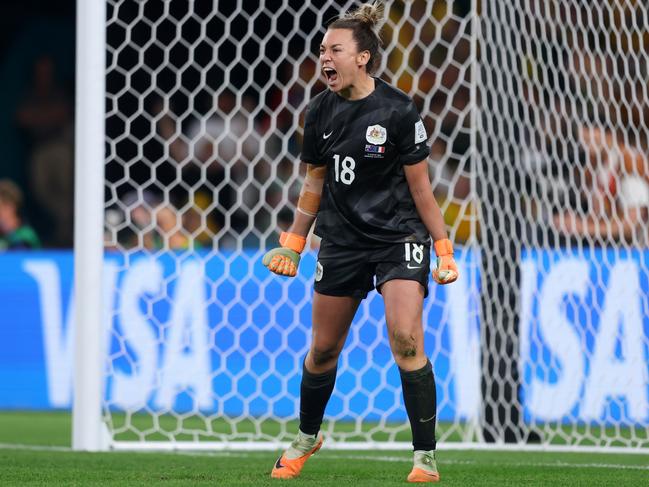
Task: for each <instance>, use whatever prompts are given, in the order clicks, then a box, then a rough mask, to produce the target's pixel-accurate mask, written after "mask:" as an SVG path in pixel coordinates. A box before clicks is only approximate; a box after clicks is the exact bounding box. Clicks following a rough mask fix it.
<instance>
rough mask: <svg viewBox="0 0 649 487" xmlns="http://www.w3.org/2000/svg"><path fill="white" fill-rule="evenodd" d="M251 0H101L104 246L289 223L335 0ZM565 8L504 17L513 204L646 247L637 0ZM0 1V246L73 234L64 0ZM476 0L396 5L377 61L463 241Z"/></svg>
mask: <svg viewBox="0 0 649 487" xmlns="http://www.w3.org/2000/svg"><path fill="white" fill-rule="evenodd" d="M238 3H242V4H243V6H241V7H237V4H238ZM264 3H265V2H259V1H250V2H248V1H246V2H234V1H232V2H218V5H219V9H220V15H214V10H213V7H214V2H212V1H202V0H196V1H192V2H188V1H185V0H178V1H173V2H165V1H163V0H150V1H147V2H136V1H133V2H121V1H116V0H109V1H108V19H109V21H108V30H107V41H108V51H107V54H108V57H107V64H108V70H107V104H106V109H107V115H106V131H107V143H106V150H107V165H106V181H107V185H106V208H107V211H106V233H105V236H106V245H107V246H108V247H115V248H132V247H135V246H142V247H146V248H150V249H165V248H215V249H222V248H237V247H241V246H250V247H257V246H260V245H265V244H267V243H268V242H267V239H275V238H276V235H277V230H278V229H282V228H286V226H288V225H289V224H290V221H291V218H292V213H293V210H294V204H295V202H296V199H297V194H298V191H299V182H300V178H299V171H300V169H299V165H298V164H297V156H298V154H299V147H300V136H301V130H300V128H299V125H300V115H301V111H302V110H301V108H302V107H303V106H304V102H305V100H308V99H309V98H310V97H311V96H312V95H313V94H315V93H317V92H319V91H321V90H322V89H324V85H323V84H322V83H321V82H320V81H318V68H317V64H316V62H315V61H316V59H317V57H316V53H317V50H318V44H319V41H320V34H318V29H319V28H320V26H321V24H322V21H323V20H325V21H326V20H327V19H332V18H334V16H336V15H337V14H339V13H340V5H343V4H345V2H344V1H339V2H335V1H334V2H332V1H325V0H318V1H314V2H309V3H308V5H306V6H305V3H304V2H303V1H301V0H300V1H298V0H288V1H287V2H284V4H286V5H288V7H289V10H287V11H286V12H285V13H282V14H281V15H280V16H279V17H278V18H277V19H276V23H275V21H274V20H272V19H271V15H274V10H273V9H272V8H269V6H268V5H267V6H266V7H265V9H262V8H260V6H261V4H264ZM266 3H272V2H266ZM559 3H560V2H559ZM559 3H557V2H555V1H550V0H548V1H547V2H544V1H539V2H530V3H529V6H528V7H527V8H528V12H529V15H528V17H527V19H525V20H521V19H517V20H516V21H517V22H520V28H521V31H522V32H524V33H525V35H526V39H530V42H529V45H527V46H523V48H524V49H526V50H527V55H526V56H524V57H523V60H522V62H521V64H520V66H512V77H513V78H516V79H519V80H522V81H521V84H520V85H519V86H520V87H522V90H521V92H520V94H518V93H517V96H518V95H520V102H519V106H517V107H513V108H512V107H508V108H511V111H512V114H514V115H513V117H512V121H513V122H519V125H518V127H519V129H517V132H516V137H517V142H520V143H518V147H519V149H518V150H520V152H521V153H520V154H518V157H516V158H515V159H516V160H518V161H521V168H520V174H521V180H520V181H519V183H517V184H520V189H521V197H520V198H521V202H522V207H523V209H524V216H525V218H527V219H528V220H529V223H530V224H531V225H533V226H535V227H537V228H538V230H539V234H542V239H544V241H545V242H546V243H547V242H550V240H548V238H549V236H552V235H556V234H561V235H564V236H565V237H566V238H567V239H573V240H580V239H584V238H585V239H587V240H588V241H589V242H591V243H592V242H595V243H600V244H602V245H606V244H608V243H611V242H614V243H618V242H620V241H623V242H626V243H630V244H632V245H634V246H645V245H646V244H647V242H649V238H647V208H648V207H649V164H647V153H648V146H649V144H648V139H649V137H648V134H647V116H648V113H649V95H648V87H647V79H649V75H648V73H647V54H646V53H647V47H649V34H648V33H647V30H648V29H647V25H646V23H647V18H648V17H647V15H646V13H647V7H646V6H645V5H644V4H643V3H642V2H636V1H627V2H621V1H618V0H605V1H604V2H601V3H602V4H605V5H604V6H603V5H601V4H600V2H593V3H589V2H581V3H580V2H573V3H574V5H573V6H572V7H566V6H565V5H566V4H565V3H564V7H563V8H562V9H558V10H557V11H556V12H555V14H556V15H554V16H552V15H550V16H548V12H547V11H546V10H547V8H554V7H552V6H553V5H554V6H556V5H558V4H559ZM575 5H577V6H575ZM604 7H606V8H604ZM0 10H1V11H2V15H0V24H1V25H2V29H0V83H1V85H2V89H1V90H0V106H1V108H2V109H1V110H0V141H1V142H2V148H3V153H2V157H1V158H0V249H3V248H29V247H39V246H41V245H42V246H44V247H49V248H52V247H53V248H69V247H71V245H72V231H73V179H74V46H75V17H74V15H75V2H74V0H60V1H58V2H50V1H46V0H23V1H21V2H11V3H5V4H3V5H2V7H0ZM431 13H432V15H431ZM469 13H470V2H469V0H458V1H454V2H450V1H444V0H435V1H424V0H420V1H414V2H399V1H397V2H395V4H394V6H393V8H392V9H391V10H390V11H389V21H388V23H387V24H386V27H385V29H384V33H383V37H384V39H385V41H386V42H385V43H386V47H387V48H388V49H387V51H386V55H387V61H386V62H387V70H386V71H385V72H384V74H383V76H384V77H385V78H386V79H389V80H390V81H391V82H392V83H394V84H396V85H397V86H398V87H399V88H401V89H403V90H404V91H406V92H409V93H413V94H414V100H415V102H416V104H417V106H418V108H419V109H420V111H421V113H422V117H423V119H424V123H425V125H426V128H427V131H428V133H429V135H430V136H431V139H430V142H431V155H430V158H429V162H430V166H431V175H432V184H433V188H434V190H435V194H436V197H437V198H438V201H439V202H440V206H441V207H442V209H443V211H444V214H445V218H446V220H447V223H448V224H449V227H450V228H452V233H453V235H454V237H455V238H456V240H458V241H459V242H462V241H466V240H467V239H468V238H469V237H470V234H471V232H472V231H477V230H478V229H479V222H477V221H476V219H477V217H476V214H477V212H476V209H475V208H474V207H475V204H476V202H475V201H474V200H473V197H474V196H475V193H474V192H473V191H472V189H471V163H472V161H471V152H470V147H471V142H472V141H471V129H472V127H471V111H470V101H471V87H470V70H469V69H468V66H469V65H468V60H469V56H470V54H471V42H470V30H469V27H468V26H469V23H468V22H466V20H467V18H468V17H467V16H468V15H469ZM551 17H552V18H555V19H560V21H559V22H554V21H553V22H549V21H548V20H547V19H549V18H551ZM294 19H297V23H295V22H294ZM273 25H276V30H273V28H272V27H273ZM178 26H180V28H178ZM414 26H419V27H421V28H415V27H414ZM567 26H571V30H566V27H567ZM602 26H608V28H604V29H603V28H602ZM620 32H622V33H628V35H620ZM530 33H533V35H530ZM429 46H434V47H433V49H427V48H428V47H429ZM567 46H571V47H570V48H568V47H567ZM503 86H505V85H503ZM482 102H483V106H484V107H487V108H492V109H494V110H497V109H499V107H498V105H497V104H498V102H497V101H493V100H482ZM477 142H479V141H477ZM483 183H484V182H483ZM472 222H473V223H474V225H472V224H471V223H472ZM548 229H550V230H551V231H548ZM541 243H543V242H541Z"/></svg>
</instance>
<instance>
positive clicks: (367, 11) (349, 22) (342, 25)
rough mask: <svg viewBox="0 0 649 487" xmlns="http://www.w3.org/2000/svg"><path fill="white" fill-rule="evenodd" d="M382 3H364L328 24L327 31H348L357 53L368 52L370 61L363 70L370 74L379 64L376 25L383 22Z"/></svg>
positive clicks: (379, 43) (378, 39)
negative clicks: (350, 33)
mask: <svg viewBox="0 0 649 487" xmlns="http://www.w3.org/2000/svg"><path fill="white" fill-rule="evenodd" d="M384 10H385V9H384V7H383V3H382V2H381V1H378V0H377V1H374V2H371V3H364V4H362V5H361V6H360V7H358V8H357V9H356V10H352V11H350V12H347V13H346V14H344V15H341V16H340V18H339V19H338V20H335V21H334V22H332V23H331V24H329V27H328V28H329V29H349V30H351V31H352V35H353V36H354V40H355V41H356V45H357V46H358V51H359V52H361V51H369V53H370V59H369V61H367V65H366V66H365V69H366V70H367V74H372V73H374V71H376V69H377V68H378V66H379V63H380V62H381V51H380V49H381V38H380V37H379V33H378V31H377V27H378V24H379V23H380V22H381V21H382V20H383V13H384Z"/></svg>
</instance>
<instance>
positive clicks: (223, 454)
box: [0, 443, 649, 471]
mask: <svg viewBox="0 0 649 487" xmlns="http://www.w3.org/2000/svg"><path fill="white" fill-rule="evenodd" d="M0 450H22V451H52V452H73V451H74V450H72V448H70V447H67V446H46V445H24V444H13V443H0ZM446 450H452V449H449V448H446ZM455 450H457V449H455ZM471 450H474V451H478V450H480V451H484V450H488V449H486V448H480V449H478V448H473V449H467V451H471ZM124 451H126V450H124ZM262 451H264V450H257V451H256V453H259V452H262ZM492 451H494V450H493V449H492ZM496 451H497V450H496ZM500 451H503V450H500ZM519 451H522V452H530V451H531V450H519ZM545 452H547V453H551V452H548V451H547V450H546V451H545ZM573 452H574V453H580V452H582V451H574V450H573ZM137 453H174V454H177V455H186V456H204V457H220V458H249V457H250V453H246V452H245V451H243V450H240V451H225V450H221V451H196V450H195V451H190V450H183V451H181V450H175V451H172V450H169V449H167V450H162V449H158V450H151V449H148V450H145V449H141V450H139V451H137ZM598 453H606V452H605V451H602V450H601V449H600V450H599V451H598ZM636 453H637V452H636ZM325 458H326V459H332V460H360V461H381V462H395V463H411V462H412V458H411V457H410V455H408V456H405V455H404V456H403V457H400V456H387V455H386V456H372V455H336V454H334V455H331V454H327V455H326V457H325ZM440 463H441V464H442V465H479V464H480V462H477V461H475V460H455V459H442V460H441V462H440ZM498 463H499V464H501V465H503V466H508V467H544V468H601V469H621V470H642V471H644V470H646V471H649V460H648V462H647V465H624V464H614V463H594V462H589V463H570V462H563V461H558V462H515V461H512V462H508V461H502V462H501V461H499V462H498Z"/></svg>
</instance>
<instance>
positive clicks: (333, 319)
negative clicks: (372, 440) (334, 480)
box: [263, 2, 458, 482]
mask: <svg viewBox="0 0 649 487" xmlns="http://www.w3.org/2000/svg"><path fill="white" fill-rule="evenodd" d="M382 15H383V6H382V5H381V3H380V2H373V3H369V4H367V3H366V4H363V5H362V6H360V7H359V8H358V9H357V10H355V11H352V12H350V13H347V14H345V15H343V16H341V17H340V18H339V19H338V20H336V21H334V22H333V23H332V24H331V25H329V27H328V30H327V32H326V33H325V35H324V37H323V39H322V44H321V45H320V63H321V69H322V74H323V75H324V77H325V78H326V83H327V86H328V90H325V91H324V92H322V93H320V94H318V95H317V96H316V97H315V98H313V100H312V101H311V102H310V103H309V105H308V107H307V110H306V114H305V122H304V142H303V147H302V154H301V159H302V161H303V162H304V163H306V164H307V173H306V178H305V181H304V185H303V187H302V191H301V193H300V198H299V201H298V207H297V212H296V213H295V215H294V221H293V224H292V226H291V228H290V231H289V232H283V233H282V234H281V237H280V244H281V247H280V248H276V249H273V250H271V251H270V252H268V253H267V254H266V255H265V256H264V258H263V263H264V265H266V266H267V267H268V269H269V270H270V271H272V272H274V273H275V274H279V275H284V276H291V277H292V276H295V274H296V273H297V267H298V264H299V261H300V253H301V252H302V250H303V249H304V246H305V243H306V236H307V235H308V233H309V230H310V229H311V225H312V224H313V222H314V220H316V216H317V220H316V226H315V230H314V231H315V233H316V235H318V236H320V237H321V238H322V243H321V247H320V251H319V254H318V262H317V266H316V276H315V285H314V291H315V292H314V295H313V323H312V327H313V332H312V343H311V347H310V349H309V352H308V353H307V355H306V358H305V360H304V367H303V375H302V382H301V389H300V429H299V431H298V434H297V437H296V439H295V440H294V441H293V443H292V444H291V446H290V448H288V450H286V451H285V452H284V453H283V454H282V456H281V457H280V458H279V459H278V460H277V462H276V463H275V466H274V468H273V471H272V474H271V475H272V477H274V478H293V477H297V476H298V475H299V473H300V471H301V469H302V467H303V465H304V463H305V462H306V460H307V459H308V458H309V457H310V456H311V455H312V454H313V453H315V452H316V451H317V450H318V449H319V448H320V446H321V445H322V435H321V434H320V433H319V430H320V425H321V423H322V417H323V414H324V410H325V406H326V405H327V401H328V400H329V397H330V396H331V392H332V391H333V387H334V382H335V380H336V367H337V361H338V355H339V354H340V352H341V350H342V348H343V345H344V342H345V338H346V337H347V333H348V331H349V327H350V325H351V322H352V319H353V318H354V314H355V313H356V310H357V308H358V305H359V304H360V301H361V300H362V299H363V298H365V297H366V296H367V293H368V291H371V290H372V289H374V287H375V286H376V289H377V290H378V291H379V292H380V293H381V294H382V295H383V299H384V301H385V313H386V321H387V327H388V331H389V337H390V347H391V350H392V354H393V356H394V359H395V361H396V363H397V365H398V366H399V372H400V375H401V383H402V387H403V396H404V401H405V405H406V410H407V413H408V418H409V420H410V425H411V429H412V436H413V446H414V467H413V469H412V471H411V472H410V475H408V481H410V482H436V481H438V480H439V474H438V472H437V466H436V464H435V419H436V397H435V378H434V376H433V370H432V366H431V363H430V361H429V360H428V358H427V357H426V355H425V354H424V333H423V327H422V312H423V300H424V298H425V297H426V295H427V294H428V272H429V268H430V245H431V238H432V241H433V242H434V244H433V245H434V248H435V253H436V254H437V266H436V267H435V269H434V270H433V273H432V274H433V279H434V280H435V281H436V282H438V283H439V284H448V283H450V282H453V281H455V280H456V279H457V277H458V271H457V266H456V264H455V261H454V260H453V246H452V244H451V242H450V240H449V239H448V238H447V234H446V230H445V228H444V221H443V219H442V215H441V212H440V210H439V207H438V206H437V203H436V202H435V199H434V197H433V193H432V189H431V185H430V181H429V178H428V163H427V161H426V158H427V157H428V153H429V147H428V145H427V138H428V137H427V135H426V129H425V128H424V124H423V122H422V121H421V119H420V117H419V113H418V112H417V109H416V108H415V105H414V104H413V102H412V100H411V99H410V98H409V97H408V96H407V95H405V94H404V93H402V92H401V91H399V90H397V89H395V88H393V87H392V86H390V85H388V84H387V83H385V82H384V81H382V80H381V79H379V78H375V77H372V76H371V74H372V73H373V72H374V71H375V69H376V68H377V67H378V65H379V56H380V53H379V47H380V38H379V35H378V33H377V28H376V27H377V24H378V22H379V21H380V19H381V17H382ZM374 280H376V284H375V283H374Z"/></svg>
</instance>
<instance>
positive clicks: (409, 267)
mask: <svg viewBox="0 0 649 487" xmlns="http://www.w3.org/2000/svg"><path fill="white" fill-rule="evenodd" d="M407 267H408V269H421V266H420V265H416V266H414V267H413V266H411V265H410V264H408V265H407Z"/></svg>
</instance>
